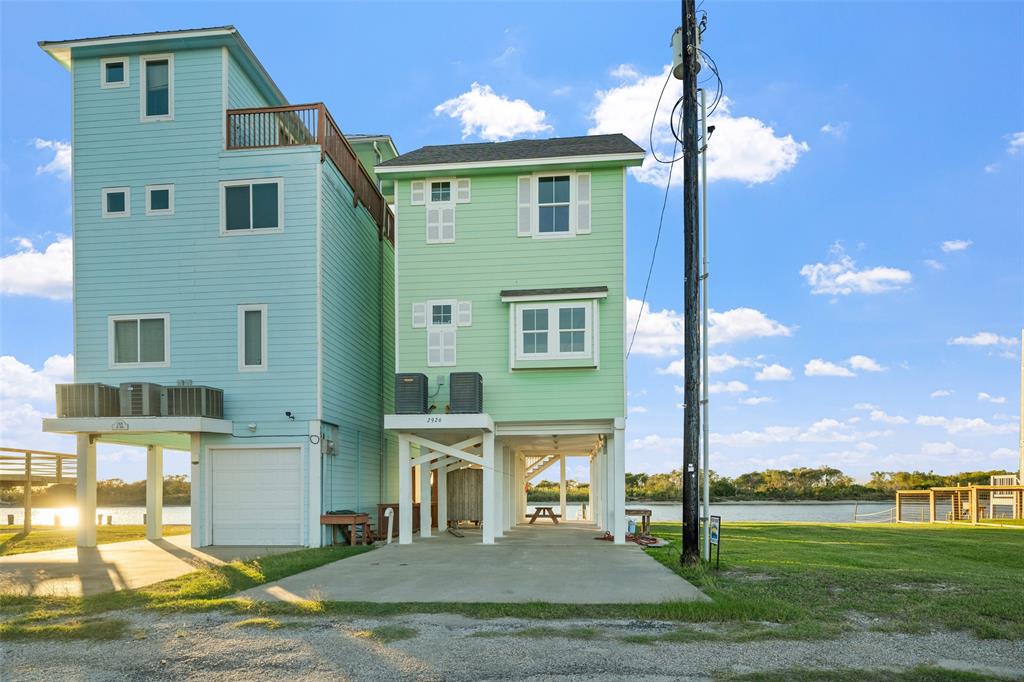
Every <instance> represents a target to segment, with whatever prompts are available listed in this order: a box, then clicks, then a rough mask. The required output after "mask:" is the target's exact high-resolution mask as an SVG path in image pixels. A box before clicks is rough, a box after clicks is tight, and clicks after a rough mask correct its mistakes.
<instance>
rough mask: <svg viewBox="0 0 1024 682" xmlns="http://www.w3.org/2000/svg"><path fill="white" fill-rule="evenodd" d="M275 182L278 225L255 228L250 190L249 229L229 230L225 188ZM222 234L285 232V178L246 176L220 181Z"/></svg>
mask: <svg viewBox="0 0 1024 682" xmlns="http://www.w3.org/2000/svg"><path fill="white" fill-rule="evenodd" d="M270 183H275V184H276V185H277V227H260V228H256V229H254V228H253V227H251V225H252V190H251V189H250V190H249V225H250V227H249V229H247V230H229V229H227V221H228V212H227V206H226V201H225V195H226V192H225V190H226V189H227V188H228V187H244V186H245V185H264V184H270ZM219 191H220V234H221V236H222V237H232V236H236V235H251V234H276V233H278V232H284V178H251V179H250V178H246V179H239V180H221V182H220V189H219Z"/></svg>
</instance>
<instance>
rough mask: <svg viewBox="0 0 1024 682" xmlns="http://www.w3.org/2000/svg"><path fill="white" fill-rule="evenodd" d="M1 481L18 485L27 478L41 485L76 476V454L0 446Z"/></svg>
mask: <svg viewBox="0 0 1024 682" xmlns="http://www.w3.org/2000/svg"><path fill="white" fill-rule="evenodd" d="M0 453H3V454H0V484H7V485H12V484H13V485H20V484H23V483H25V482H27V481H31V482H32V483H38V484H39V485H44V484H47V483H67V482H70V481H74V480H75V474H76V471H77V465H78V458H77V455H74V454H69V453H65V452H47V451H45V450H33V449H31V448H4V447H0Z"/></svg>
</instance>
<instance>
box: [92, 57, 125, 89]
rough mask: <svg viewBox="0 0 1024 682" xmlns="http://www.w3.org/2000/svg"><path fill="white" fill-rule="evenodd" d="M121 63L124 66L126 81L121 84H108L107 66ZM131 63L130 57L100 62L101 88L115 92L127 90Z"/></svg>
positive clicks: (109, 58)
mask: <svg viewBox="0 0 1024 682" xmlns="http://www.w3.org/2000/svg"><path fill="white" fill-rule="evenodd" d="M116 62H121V63H122V64H124V80H123V81H121V82H120V83H108V82H107V64H111V63H116ZM129 65H130V62H129V61H128V57H104V58H103V59H101V60H100V87H101V88H103V89H104V90H115V89H119V88H127V87H128V84H129V83H128V80H129V78H130V75H129V72H130V71H131V68H130V66H129Z"/></svg>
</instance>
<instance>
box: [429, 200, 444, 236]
mask: <svg viewBox="0 0 1024 682" xmlns="http://www.w3.org/2000/svg"><path fill="white" fill-rule="evenodd" d="M439 241H441V209H440V208H434V207H433V206H428V207H427V243H434V242H439Z"/></svg>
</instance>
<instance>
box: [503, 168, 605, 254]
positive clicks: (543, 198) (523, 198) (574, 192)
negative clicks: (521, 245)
mask: <svg viewBox="0 0 1024 682" xmlns="http://www.w3.org/2000/svg"><path fill="white" fill-rule="evenodd" d="M590 181H591V174H590V173H580V172H576V171H571V172H570V171H563V172H561V173H538V174H535V175H522V176H520V177H519V178H518V179H517V182H516V222H517V227H516V235H517V236H519V237H539V238H545V237H570V236H575V235H579V234H590V222H591V221H590V217H591V216H590V184H591V183H590Z"/></svg>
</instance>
